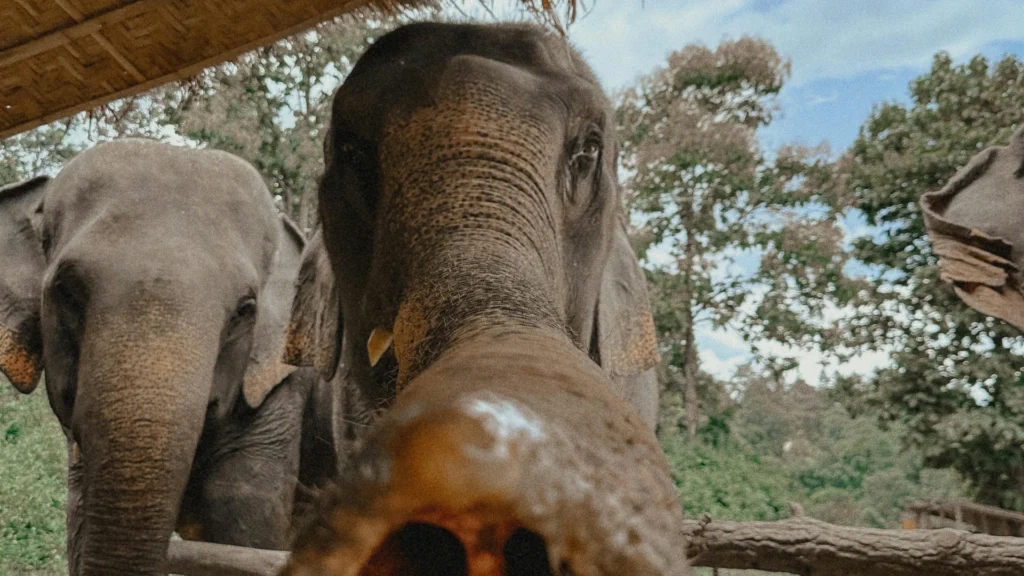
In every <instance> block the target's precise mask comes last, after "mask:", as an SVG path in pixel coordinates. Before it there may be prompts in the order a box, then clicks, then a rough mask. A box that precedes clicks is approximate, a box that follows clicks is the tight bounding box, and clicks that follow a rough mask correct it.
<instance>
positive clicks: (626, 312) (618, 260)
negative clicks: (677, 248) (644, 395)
mask: <svg viewBox="0 0 1024 576" xmlns="http://www.w3.org/2000/svg"><path fill="white" fill-rule="evenodd" d="M596 324H597V330H596V344H597V350H596V351H593V352H597V354H596V356H597V357H598V359H599V362H600V364H601V366H602V367H603V368H604V369H605V370H606V371H607V372H608V373H609V374H611V375H612V376H613V377H616V379H622V378H624V377H631V376H637V375H639V374H642V373H644V372H646V371H647V370H649V369H650V368H652V367H654V365H656V364H657V363H658V362H659V361H660V360H661V356H660V354H659V353H658V341H657V338H656V337H655V332H654V318H653V317H652V316H651V303H650V300H649V299H648V296H647V280H646V278H644V273H643V270H642V269H641V268H640V262H639V261H638V260H637V258H636V253H635V252H634V251H633V247H632V245H630V243H629V236H628V235H627V234H626V225H625V223H624V222H622V220H621V219H620V220H619V221H618V222H617V223H616V225H615V231H614V238H613V239H612V247H611V253H610V254H609V256H608V263H607V264H606V265H605V268H604V273H603V277H602V279H601V293H600V296H598V302H597V323H596Z"/></svg>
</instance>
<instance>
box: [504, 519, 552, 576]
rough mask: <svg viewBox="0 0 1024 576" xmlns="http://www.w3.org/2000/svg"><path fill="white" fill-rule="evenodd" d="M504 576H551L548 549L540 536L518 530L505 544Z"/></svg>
mask: <svg viewBox="0 0 1024 576" xmlns="http://www.w3.org/2000/svg"><path fill="white" fill-rule="evenodd" d="M504 555H505V575H506V576H551V574H552V573H551V565H550V564H549V563H548V547H547V544H545V543H544V539H543V538H541V537H540V535H538V534H536V533H534V532H530V531H529V530H523V529H521V528H520V529H519V530H516V531H515V532H513V533H512V536H510V537H509V539H508V542H506V543H505V551H504Z"/></svg>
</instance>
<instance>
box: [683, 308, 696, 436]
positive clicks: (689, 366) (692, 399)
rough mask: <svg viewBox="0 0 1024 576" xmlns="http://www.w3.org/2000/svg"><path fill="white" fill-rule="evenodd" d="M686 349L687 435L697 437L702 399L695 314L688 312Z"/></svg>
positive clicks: (684, 383)
mask: <svg viewBox="0 0 1024 576" xmlns="http://www.w3.org/2000/svg"><path fill="white" fill-rule="evenodd" d="M686 316H687V324H686V349H685V357H684V362H685V363H684V364H683V386H684V389H683V401H684V403H685V404H686V437H687V438H689V439H690V440H694V439H696V438H697V427H698V425H699V424H700V399H699V398H698V397H697V368H698V364H697V363H698V359H697V342H696V341H695V339H694V330H693V315H692V314H689V313H687V314H686Z"/></svg>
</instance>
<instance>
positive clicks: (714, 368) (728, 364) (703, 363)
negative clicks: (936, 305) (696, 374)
mask: <svg viewBox="0 0 1024 576" xmlns="http://www.w3.org/2000/svg"><path fill="white" fill-rule="evenodd" d="M746 361H747V360H746V359H745V358H744V357H743V356H742V355H734V356H729V357H726V358H721V357H720V356H719V355H718V354H716V353H715V351H714V350H710V349H708V348H701V349H700V367H701V369H702V370H704V371H705V372H707V373H708V374H711V375H712V376H714V377H715V378H717V379H719V380H730V379H732V377H733V375H734V374H735V373H736V368H738V367H739V366H740V365H742V364H743V363H745V362H746Z"/></svg>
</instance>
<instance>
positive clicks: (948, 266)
mask: <svg viewBox="0 0 1024 576" xmlns="http://www.w3.org/2000/svg"><path fill="white" fill-rule="evenodd" d="M921 208H922V212H923V214H924V223H925V228H926V229H927V231H928V235H929V237H930V238H931V242H932V249H933V250H934V251H935V254H936V255H937V256H938V257H939V265H940V267H941V276H942V279H943V280H945V281H946V282H949V283H951V284H953V288H954V290H956V293H957V295H958V296H960V298H961V299H962V300H963V301H964V302H966V303H967V305H969V306H970V307H972V308H974V309H975V310H978V311H979V312H981V313H983V314H987V315H989V316H994V317H996V318H1000V319H1002V320H1005V321H1006V322H1009V323H1010V324H1011V325H1013V326H1015V327H1016V328H1018V329H1019V330H1021V331H1024V128H1021V129H1019V130H1017V132H1016V133H1015V134H1014V135H1013V136H1012V137H1011V138H1010V143H1009V145H1008V146H994V147H991V148H986V149H985V150H982V151H981V152H979V153H978V154H976V155H975V156H974V157H973V158H971V161H970V162H969V163H968V164H967V165H966V166H965V167H964V168H962V169H961V170H960V171H959V172H957V173H956V175H955V176H953V178H951V179H950V180H949V182H947V183H946V185H945V186H944V187H943V188H942V189H941V190H939V191H937V192H931V193H928V194H924V195H923V196H922V197H921Z"/></svg>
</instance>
